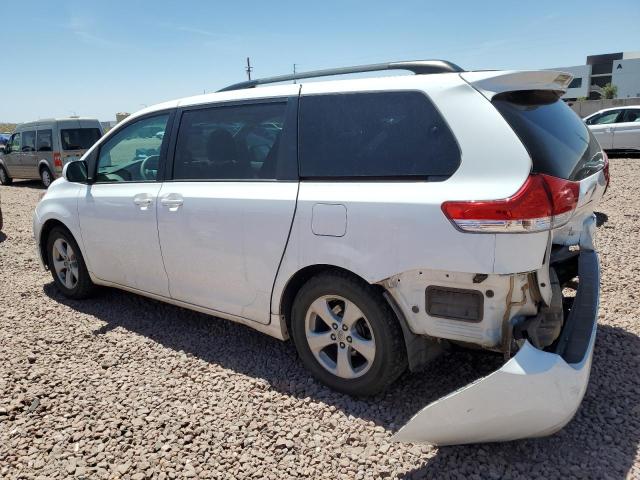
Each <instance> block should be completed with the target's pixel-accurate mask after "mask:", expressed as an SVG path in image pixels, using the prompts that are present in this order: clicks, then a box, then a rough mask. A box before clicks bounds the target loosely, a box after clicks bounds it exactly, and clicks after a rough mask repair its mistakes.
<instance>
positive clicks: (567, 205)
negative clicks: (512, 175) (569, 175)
mask: <svg viewBox="0 0 640 480" xmlns="http://www.w3.org/2000/svg"><path fill="white" fill-rule="evenodd" d="M579 197H580V184H579V183H578V182H572V181H569V180H563V179H561V178H556V177H551V176H549V175H542V174H531V175H529V178H527V180H526V182H525V183H524V185H523V186H522V187H521V188H520V190H518V191H517V192H516V193H515V194H514V195H513V196H511V197H509V198H505V199H502V200H482V201H464V202H444V203H443V204H442V211H443V212H444V214H445V215H446V216H447V218H449V220H451V221H452V222H453V223H454V224H455V225H456V226H457V227H458V228H460V229H461V230H464V231H468V232H487V233H526V232H539V231H543V230H550V229H552V228H555V227H559V226H561V225H564V224H565V223H567V222H568V221H569V219H570V218H571V215H573V211H574V210H575V208H576V205H577V204H578V198H579Z"/></svg>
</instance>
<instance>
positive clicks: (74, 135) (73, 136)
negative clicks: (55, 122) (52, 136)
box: [60, 128, 101, 150]
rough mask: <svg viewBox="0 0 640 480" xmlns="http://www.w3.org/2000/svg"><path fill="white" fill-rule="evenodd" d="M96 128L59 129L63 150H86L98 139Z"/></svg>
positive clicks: (98, 131) (98, 130)
mask: <svg viewBox="0 0 640 480" xmlns="http://www.w3.org/2000/svg"><path fill="white" fill-rule="evenodd" d="M100 136H101V135H100V129H98V128H65V129H62V130H60V140H62V149H63V150H87V149H88V148H91V146H92V145H93V144H94V143H96V142H97V141H98V140H99V139H100Z"/></svg>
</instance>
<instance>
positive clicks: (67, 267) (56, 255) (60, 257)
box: [53, 238, 79, 290]
mask: <svg viewBox="0 0 640 480" xmlns="http://www.w3.org/2000/svg"><path fill="white" fill-rule="evenodd" d="M53 268H54V270H55V271H56V275H57V276H58V279H59V280H60V282H62V284H63V285H64V286H65V287H66V288H68V289H69V290H72V289H73V288H74V287H75V286H76V285H77V284H78V278H79V271H78V260H77V258H76V254H75V252H74V251H73V248H72V247H71V245H69V242H67V241H66V240H65V239H64V238H58V239H57V240H56V241H55V242H53Z"/></svg>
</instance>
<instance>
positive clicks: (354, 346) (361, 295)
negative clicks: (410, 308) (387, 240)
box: [291, 272, 407, 395]
mask: <svg viewBox="0 0 640 480" xmlns="http://www.w3.org/2000/svg"><path fill="white" fill-rule="evenodd" d="M291 334H292V338H293V341H294V343H295V345H296V349H297V350H298V354H299V355H300V358H301V360H302V362H303V363H304V365H305V366H306V367H307V368H308V369H309V370H310V371H311V373H312V374H313V375H314V376H315V377H316V378H318V379H319V380H320V381H321V382H323V383H325V384H326V385H328V386H329V387H331V388H333V389H334V390H338V391H340V392H344V393H348V394H350V395H373V394H376V393H378V392H380V391H382V390H384V389H385V388H386V387H387V386H389V385H390V384H391V383H392V382H393V381H395V380H396V379H397V378H398V377H399V376H400V375H401V374H402V372H404V370H405V369H406V366H407V354H406V349H405V346H404V338H403V336H402V329H401V327H400V324H399V323H398V320H397V318H396V317H395V314H394V313H393V311H392V310H391V308H390V307H389V305H388V304H387V302H386V301H385V300H384V298H382V295H380V293H379V292H378V291H377V290H376V289H375V288H374V287H373V286H371V285H369V284H367V283H366V282H364V281H362V280H359V279H357V278H353V277H351V276H349V275H347V274H342V273H341V272H336V273H326V274H321V275H318V276H316V277H313V278H312V279H311V280H309V281H308V282H307V283H306V284H305V285H304V286H303V287H302V288H301V289H300V291H299V292H298V295H297V296H296V299H295V300H294V304H293V309H292V318H291Z"/></svg>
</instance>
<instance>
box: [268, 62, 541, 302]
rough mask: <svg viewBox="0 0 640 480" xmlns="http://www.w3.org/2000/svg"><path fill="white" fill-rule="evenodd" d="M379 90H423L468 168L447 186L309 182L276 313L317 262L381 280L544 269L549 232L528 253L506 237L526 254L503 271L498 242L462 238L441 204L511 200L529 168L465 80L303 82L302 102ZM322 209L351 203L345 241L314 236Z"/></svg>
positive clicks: (505, 243)
mask: <svg viewBox="0 0 640 480" xmlns="http://www.w3.org/2000/svg"><path fill="white" fill-rule="evenodd" d="M376 90H385V91H387V90H421V91H424V92H425V93H426V94H427V95H428V96H429V97H430V98H431V100H432V101H433V102H434V103H435V105H436V106H437V108H438V109H439V110H440V112H441V114H442V115H443V117H444V118H445V120H446V121H447V122H448V124H449V126H450V128H451V130H452V131H453V133H454V135H455V137H456V139H457V141H458V144H459V147H460V150H461V164H460V167H459V169H458V170H457V171H456V172H455V173H454V175H453V176H451V177H450V178H449V179H447V180H446V181H444V182H415V181H410V182H404V181H401V182H391V181H385V182H382V181H366V182H352V181H349V182H344V181H331V182H320V181H302V182H301V184H300V191H299V195H298V204H297V209H296V215H295V218H294V223H293V227H292V231H291V236H290V240H289V243H288V246H287V249H286V251H285V255H284V257H283V261H282V265H281V268H280V271H279V274H278V277H277V279H276V283H275V286H274V294H273V298H272V312H274V313H278V311H279V308H278V305H279V299H280V297H281V295H282V292H283V289H284V288H285V286H286V284H287V282H288V281H289V279H290V278H291V277H292V276H293V275H294V274H295V273H296V272H297V271H298V270H300V269H302V268H304V267H306V266H309V265H314V264H329V265H335V266H339V267H342V268H345V269H347V270H350V271H352V272H354V273H356V274H357V275H359V276H361V277H362V278H364V279H365V280H367V281H368V282H370V283H375V282H379V281H381V280H384V279H385V278H388V277H390V276H393V275H396V274H399V273H402V272H404V271H408V270H414V269H420V268H424V269H434V270H444V271H452V272H475V273H503V272H504V273H513V272H517V271H527V270H535V269H536V268H538V267H539V265H540V264H541V263H542V260H543V256H544V250H545V248H546V244H547V239H548V235H547V234H541V235H531V236H529V238H527V239H526V240H527V242H526V245H525V248H518V245H519V243H520V242H521V241H522V240H523V239H521V238H519V237H520V236H518V235H508V237H510V239H500V240H499V241H500V245H501V248H504V249H512V250H515V251H518V255H510V256H509V258H503V257H500V262H499V264H497V265H496V263H495V262H496V255H495V246H496V235H493V234H469V233H462V232H460V231H458V230H457V229H456V228H455V227H454V226H453V225H452V224H451V222H449V220H448V219H447V218H446V217H445V216H444V214H443V213H442V210H441V205H442V203H443V202H444V201H447V200H488V199H498V198H506V197H509V196H510V195H512V194H513V193H515V192H516V191H517V190H518V189H519V188H520V186H521V185H522V184H523V183H524V181H525V179H526V178H527V176H528V175H529V172H530V170H531V159H530V158H529V155H528V153H527V151H526V150H525V148H524V147H523V145H522V144H521V143H520V141H519V140H518V138H517V137H516V135H515V133H513V131H512V130H511V128H510V127H509V126H508V125H507V123H506V122H505V121H504V119H503V118H502V116H501V115H500V114H499V112H498V111H497V110H496V109H495V108H494V107H493V106H492V105H491V103H490V102H489V101H488V100H487V99H486V98H485V97H483V96H482V95H481V94H480V93H478V92H477V91H476V90H475V89H474V88H472V87H471V86H470V85H469V84H467V83H466V82H464V81H463V80H462V79H461V78H460V77H459V76H458V75H457V74H444V75H422V76H419V75H416V76H405V77H388V78H379V79H362V80H360V79H359V80H347V81H341V82H331V83H325V82H317V83H312V84H305V85H303V87H302V96H303V97H304V95H306V94H318V93H333V92H349V91H357V92H361V91H376ZM300 161H301V162H303V161H304V159H300ZM319 203H320V204H321V203H327V204H339V205H344V206H345V208H346V232H345V234H344V235H343V236H340V237H337V236H328V235H317V234H315V233H314V232H313V230H312V227H311V225H312V219H313V208H314V206H315V205H317V204H319ZM504 237H506V236H504ZM496 267H497V268H498V270H499V272H498V271H496Z"/></svg>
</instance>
